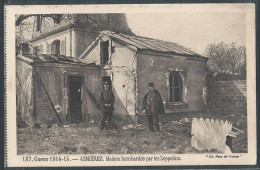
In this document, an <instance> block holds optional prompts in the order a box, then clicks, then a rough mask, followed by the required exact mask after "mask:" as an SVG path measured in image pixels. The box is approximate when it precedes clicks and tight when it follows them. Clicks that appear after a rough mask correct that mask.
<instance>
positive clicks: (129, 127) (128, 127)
mask: <svg viewBox="0 0 260 170" xmlns="http://www.w3.org/2000/svg"><path fill="white" fill-rule="evenodd" d="M133 128H134V125H132V124H129V125H127V126H124V127H123V129H133Z"/></svg>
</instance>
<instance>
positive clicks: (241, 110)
mask: <svg viewBox="0 0 260 170" xmlns="http://www.w3.org/2000/svg"><path fill="white" fill-rule="evenodd" d="M208 104H209V107H210V108H211V109H212V110H213V111H216V112H219V113H221V114H225V115H231V114H240V115H242V114H244V115H245V114H246V113H247V100H246V81H245V80H238V81H214V80H212V81H211V82H210V83H209V91H208Z"/></svg>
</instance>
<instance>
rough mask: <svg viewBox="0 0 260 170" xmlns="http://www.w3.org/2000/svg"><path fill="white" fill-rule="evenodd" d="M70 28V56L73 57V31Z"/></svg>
mask: <svg viewBox="0 0 260 170" xmlns="http://www.w3.org/2000/svg"><path fill="white" fill-rule="evenodd" d="M68 29H69V31H70V57H72V31H71V29H70V27H69V28H68Z"/></svg>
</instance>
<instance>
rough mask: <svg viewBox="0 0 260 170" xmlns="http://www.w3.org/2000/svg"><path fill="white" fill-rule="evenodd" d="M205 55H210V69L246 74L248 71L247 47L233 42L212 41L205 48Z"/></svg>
mask: <svg viewBox="0 0 260 170" xmlns="http://www.w3.org/2000/svg"><path fill="white" fill-rule="evenodd" d="M204 55H205V56H207V57H209V61H208V66H209V68H210V70H212V71H214V72H217V73H229V74H232V76H234V75H235V74H236V73H239V74H244V73H245V71H246V47H244V46H236V44H235V43H234V42H233V43H231V44H226V43H224V42H221V43H212V44H209V45H208V47H207V48H206V49H205V52H204Z"/></svg>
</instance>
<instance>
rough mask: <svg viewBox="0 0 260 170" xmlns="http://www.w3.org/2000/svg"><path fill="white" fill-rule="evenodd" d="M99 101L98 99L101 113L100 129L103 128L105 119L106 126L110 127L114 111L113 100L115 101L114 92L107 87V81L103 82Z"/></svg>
mask: <svg viewBox="0 0 260 170" xmlns="http://www.w3.org/2000/svg"><path fill="white" fill-rule="evenodd" d="M99 101H100V107H101V111H102V113H103V117H102V120H101V127H100V130H103V129H105V126H106V120H107V121H108V125H107V127H108V128H110V126H111V119H112V113H113V111H114V102H115V96H114V93H113V92H112V90H110V89H109V84H108V82H104V89H103V90H102V92H101V93H100V96H99Z"/></svg>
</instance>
